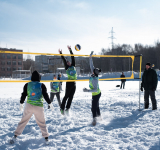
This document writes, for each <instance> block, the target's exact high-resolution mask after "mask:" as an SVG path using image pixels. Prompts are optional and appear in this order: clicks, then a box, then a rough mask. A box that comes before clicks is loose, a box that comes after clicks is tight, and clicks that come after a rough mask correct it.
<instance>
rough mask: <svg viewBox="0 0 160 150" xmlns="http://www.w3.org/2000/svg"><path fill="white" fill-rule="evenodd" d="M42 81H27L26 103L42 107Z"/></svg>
mask: <svg viewBox="0 0 160 150" xmlns="http://www.w3.org/2000/svg"><path fill="white" fill-rule="evenodd" d="M41 85H42V83H39V82H29V83H28V86H27V95H28V96H27V103H29V104H31V105H35V106H40V107H43V95H42V89H41Z"/></svg>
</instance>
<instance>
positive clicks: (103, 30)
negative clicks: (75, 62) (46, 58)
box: [0, 0, 160, 54]
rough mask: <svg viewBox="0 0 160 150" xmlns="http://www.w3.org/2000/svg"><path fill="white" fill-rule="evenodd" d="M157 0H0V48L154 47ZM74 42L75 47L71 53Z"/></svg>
mask: <svg viewBox="0 0 160 150" xmlns="http://www.w3.org/2000/svg"><path fill="white" fill-rule="evenodd" d="M159 6H160V1H159V0H152V1H151V0H134V1H128V0H112V1H111V0H108V1H107V0H99V1H97V0H23V1H22V0H0V47H3V48H16V49H22V50H23V51H24V52H37V53H46V52H47V53H55V54H57V53H58V49H62V52H63V53H64V54H68V49H67V45H69V46H71V47H72V49H73V52H74V53H75V54H89V53H90V51H94V52H95V53H97V54H98V53H99V52H101V50H102V49H103V48H104V49H108V48H111V39H110V38H109V37H111V34H110V31H111V29H112V27H113V31H114V32H115V33H114V37H115V39H114V44H130V45H131V46H134V44H136V43H141V44H143V45H154V44H155V42H156V41H157V40H159V38H160V28H159V25H160V19H159V16H160V9H159ZM76 44H80V45H81V51H75V49H74V47H75V45H76Z"/></svg>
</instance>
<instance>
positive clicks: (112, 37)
mask: <svg viewBox="0 0 160 150" xmlns="http://www.w3.org/2000/svg"><path fill="white" fill-rule="evenodd" d="M109 33H111V37H108V38H111V44H112V49H113V48H114V43H113V39H115V37H114V36H113V34H114V33H115V32H113V27H112V30H111V32H109Z"/></svg>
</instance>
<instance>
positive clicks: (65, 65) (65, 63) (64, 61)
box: [58, 49, 68, 70]
mask: <svg viewBox="0 0 160 150" xmlns="http://www.w3.org/2000/svg"><path fill="white" fill-rule="evenodd" d="M58 51H59V53H60V54H62V50H60V49H59V50H58ZM61 58H62V60H63V63H64V67H65V69H66V70H67V69H68V67H67V61H66V58H65V57H64V56H61Z"/></svg>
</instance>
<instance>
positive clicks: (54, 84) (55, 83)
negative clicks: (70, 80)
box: [51, 82, 59, 93]
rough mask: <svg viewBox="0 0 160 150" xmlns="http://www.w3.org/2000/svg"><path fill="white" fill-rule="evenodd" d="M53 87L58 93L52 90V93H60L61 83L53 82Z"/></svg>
mask: <svg viewBox="0 0 160 150" xmlns="http://www.w3.org/2000/svg"><path fill="white" fill-rule="evenodd" d="M52 87H53V88H55V89H56V91H55V90H53V89H51V92H53V93H57V92H59V82H52Z"/></svg>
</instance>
